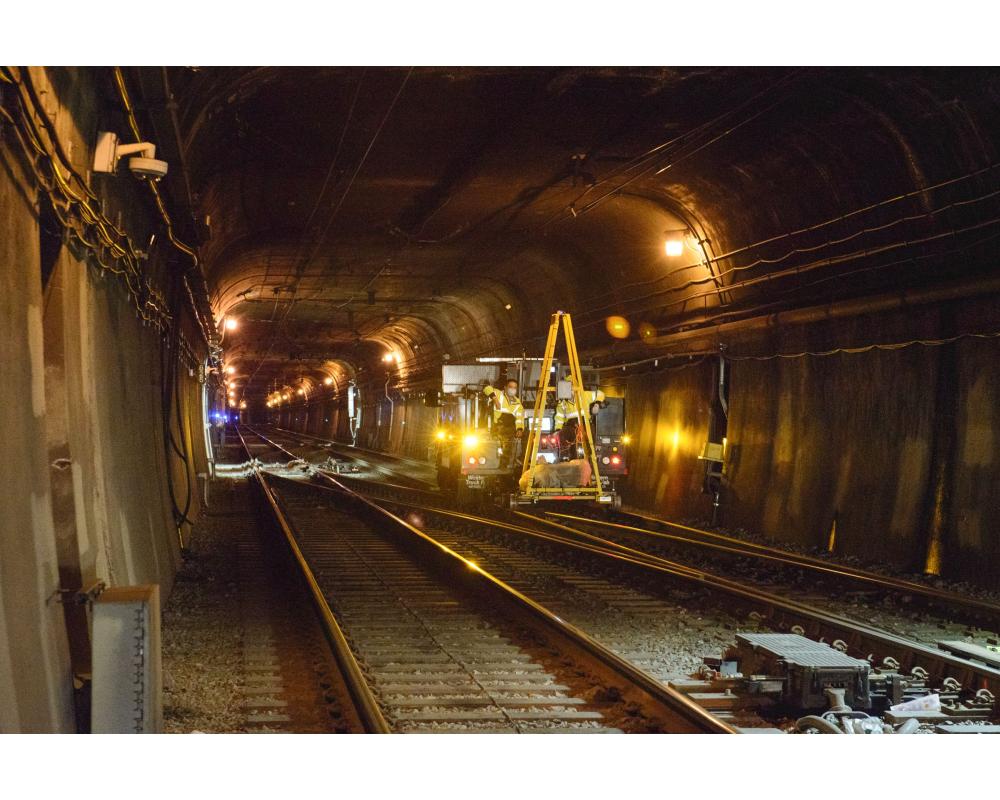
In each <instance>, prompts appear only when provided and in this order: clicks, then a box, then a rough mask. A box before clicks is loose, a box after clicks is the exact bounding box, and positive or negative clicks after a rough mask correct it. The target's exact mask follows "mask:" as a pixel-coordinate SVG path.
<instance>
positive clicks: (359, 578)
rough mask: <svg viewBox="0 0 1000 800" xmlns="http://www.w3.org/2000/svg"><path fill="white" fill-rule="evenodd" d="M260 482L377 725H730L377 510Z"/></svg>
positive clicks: (290, 484)
mask: <svg viewBox="0 0 1000 800" xmlns="http://www.w3.org/2000/svg"><path fill="white" fill-rule="evenodd" d="M272 444H273V443H272ZM250 449H251V448H249V447H248V451H249V450H250ZM257 449H259V448H257ZM285 454H286V455H290V453H289V452H288V451H285ZM256 480H257V481H258V485H259V487H260V490H261V492H262V494H263V495H264V496H265V498H266V499H267V502H268V504H269V505H270V506H271V509H272V513H273V514H274V517H275V519H276V521H277V523H278V524H279V525H280V527H282V529H283V530H284V532H285V533H286V536H287V537H288V538H289V543H290V546H291V547H292V548H293V550H295V551H296V555H297V559H298V560H299V561H300V565H301V566H302V568H303V571H304V574H306V575H307V580H308V581H309V582H310V584H311V585H312V587H313V591H314V598H315V600H316V602H317V604H318V605H319V606H320V607H321V608H323V609H324V610H323V611H322V612H321V613H322V615H323V616H324V617H325V618H327V621H328V623H329V624H330V625H331V634H330V638H331V640H334V641H337V642H339V643H340V645H341V647H340V650H341V652H340V653H339V655H338V661H341V662H342V663H343V664H344V665H345V669H344V674H345V678H346V679H347V680H348V681H349V682H351V683H354V684H357V685H356V686H354V687H353V688H352V689H351V694H352V696H355V697H358V698H361V701H362V702H363V703H367V704H368V705H369V706H372V708H370V709H369V714H368V715H369V716H370V717H372V718H375V719H376V721H377V716H378V715H380V716H381V719H382V721H383V729H384V730H392V731H400V732H409V731H421V732H428V731H459V730H461V731H489V732H495V731H515V732H549V731H551V732H581V733H590V732H617V731H629V732H630V731H663V732H674V731H680V732H696V731H698V732H732V728H730V727H729V726H728V725H727V724H725V723H724V722H722V721H720V720H719V719H717V718H716V717H713V716H712V715H710V714H708V713H707V712H705V711H704V710H703V709H702V708H700V707H699V706H698V705H697V704H696V703H694V702H692V701H691V700H690V699H688V698H686V697H685V696H683V695H681V694H679V693H677V692H674V691H672V690H670V689H668V688H666V687H664V686H663V685H662V684H661V683H660V682H658V681H657V680H656V679H655V678H652V677H651V676H649V675H647V674H645V673H644V672H642V671H641V670H639V669H637V668H636V667H635V666H634V665H632V664H630V663H628V662H627V661H625V660H623V659H621V658H620V657H618V656H616V655H615V654H614V653H612V652H611V651H609V650H607V649H606V648H604V647H603V646H601V645H600V644H598V643H597V642H596V641H594V640H593V639H591V638H590V637H589V636H587V635H586V634H584V633H582V632H581V631H579V630H576V629H575V628H574V627H573V626H571V625H568V624H567V623H566V622H564V621H563V620H562V619H560V618H559V617H558V616H557V615H555V614H553V613H552V612H551V611H549V610H548V609H546V608H544V607H543V606H541V605H540V604H538V603H537V602H535V601H534V600H532V599H529V598H528V597H527V596H525V595H524V594H522V593H520V592H518V591H516V590H514V589H513V588H511V587H509V586H507V585H506V584H504V583H503V582H502V581H500V580H498V579H496V578H495V577H493V576H492V575H490V574H489V573H488V572H486V571H485V570H484V569H482V568H481V567H479V566H478V565H477V564H476V563H475V562H471V561H469V560H468V559H465V558H463V557H462V556H460V555H459V554H458V553H457V552H456V551H454V550H453V549H452V548H450V547H448V546H447V545H446V544H443V543H441V542H439V541H437V540H435V539H433V538H431V537H430V536H428V535H427V534H426V533H423V532H421V531H418V530H417V529H415V528H413V527H412V526H409V525H407V524H406V523H405V522H403V521H402V520H400V519H398V518H396V517H394V516H393V515H391V514H389V513H388V512H386V511H384V510H382V509H380V508H379V507H377V506H375V505H373V504H370V503H368V502H366V501H364V500H363V499H361V498H359V497H357V496H355V497H353V498H352V504H351V510H350V511H345V503H344V496H343V494H340V495H337V496H335V497H333V498H331V497H330V495H329V493H326V495H325V497H320V496H319V495H318V491H317V489H316V488H314V487H310V486H308V485H302V484H301V483H296V482H294V481H290V480H281V479H280V478H275V477H271V476H267V475H263V474H259V473H258V474H257V476H256ZM342 492H345V493H350V490H347V489H346V487H342ZM375 712H377V714H376V713H375Z"/></svg>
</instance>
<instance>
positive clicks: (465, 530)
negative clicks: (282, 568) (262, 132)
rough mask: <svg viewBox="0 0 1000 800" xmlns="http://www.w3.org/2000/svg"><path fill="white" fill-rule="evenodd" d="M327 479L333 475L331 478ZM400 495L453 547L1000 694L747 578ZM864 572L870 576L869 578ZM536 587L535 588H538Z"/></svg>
mask: <svg viewBox="0 0 1000 800" xmlns="http://www.w3.org/2000/svg"><path fill="white" fill-rule="evenodd" d="M286 452H288V451H286ZM323 479H324V480H327V481H331V482H332V481H333V479H332V478H331V477H330V476H326V477H325V478H323ZM355 483H361V481H355ZM367 488H368V487H366V489H367ZM371 488H372V490H373V491H377V492H379V493H381V494H383V495H385V494H386V493H387V492H388V493H389V494H392V493H393V491H394V490H392V489H390V488H387V487H385V486H384V485H378V486H373V487H371ZM395 493H396V499H394V500H388V501H385V500H383V501H382V502H387V503H388V504H390V505H391V507H393V508H395V509H396V510H397V511H398V512H399V513H415V514H418V515H421V517H422V518H423V520H424V521H425V522H426V524H430V525H433V526H434V527H435V530H438V529H439V528H441V527H442V526H449V525H450V526H452V528H453V529H454V530H457V531H459V532H460V538H459V539H454V540H452V544H451V546H453V547H461V548H464V549H465V551H469V549H470V548H474V547H476V546H479V547H482V546H483V545H484V541H485V540H489V541H491V542H493V543H500V544H502V546H503V547H504V548H515V549H516V548H521V549H522V551H524V549H525V548H527V549H528V551H531V552H535V553H538V552H540V553H542V554H543V556H544V559H545V560H546V561H547V562H549V563H550V564H551V563H565V562H566V558H567V554H568V553H569V554H572V557H574V558H583V559H584V560H585V561H587V562H588V566H587V568H588V569H589V570H590V572H591V574H596V575H601V573H602V571H603V572H607V570H608V569H609V564H613V565H614V570H615V571H616V573H617V574H618V575H619V576H627V578H625V579H621V578H620V579H619V580H617V581H613V582H612V583H613V585H616V586H622V585H628V583H629V581H639V582H640V583H639V584H638V585H645V586H647V587H650V589H651V591H648V592H645V593H640V594H644V598H643V600H641V601H640V602H649V603H650V608H651V609H652V608H655V603H656V602H661V603H662V602H663V599H664V597H669V591H668V590H667V588H666V587H667V586H668V585H670V586H674V587H676V586H678V585H680V586H682V587H686V588H685V589H684V590H686V591H688V592H693V593H695V594H699V595H704V594H705V593H706V592H709V593H711V594H713V595H715V596H716V602H717V603H721V604H722V605H724V606H725V607H726V608H727V609H728V610H730V611H732V612H733V613H734V614H735V615H736V616H737V617H742V619H743V620H750V622H751V627H752V626H753V625H754V624H757V623H759V624H760V625H762V626H765V627H766V628H767V629H770V630H778V631H795V632H801V633H804V634H806V635H807V636H809V637H811V638H814V639H819V640H826V641H828V642H835V643H837V645H838V647H840V648H842V649H843V650H845V651H847V652H849V653H851V654H852V655H855V656H856V657H858V658H862V659H868V660H870V661H871V662H872V663H874V664H877V665H880V668H881V669H882V671H892V672H898V673H899V674H901V675H906V676H910V677H911V678H913V679H914V680H922V679H924V678H926V679H928V680H929V681H930V682H931V683H935V684H937V685H940V684H942V683H943V684H944V685H948V686H950V687H951V688H954V687H955V686H957V685H960V686H962V687H965V688H966V689H967V690H969V691H974V690H978V689H987V690H990V691H992V692H994V693H998V692H997V690H998V688H1000V671H998V670H997V669H995V668H993V667H992V666H991V665H989V664H988V663H986V664H984V663H981V662H976V661H973V660H970V659H968V658H964V657H962V656H960V655H955V654H954V653H949V652H946V651H942V650H941V649H939V648H936V647H934V646H932V645H928V644H926V643H921V642H917V641H913V640H912V639H911V638H909V637H906V636H900V635H897V634H894V633H892V632H890V631H886V630H881V629H879V628H877V627H873V626H871V625H867V624H864V623H863V622H860V621H857V620H852V619H849V618H847V617H844V616H842V615H839V614H834V613H830V612H829V611H827V610H824V609H821V608H815V607H813V606H811V605H806V604H804V603H802V602H796V601H791V600H788V599H786V598H785V597H782V596H779V595H778V594H775V593H773V592H767V591H761V590H759V589H755V588H753V587H750V586H747V585H746V581H742V580H737V581H734V580H732V579H727V578H725V577H724V576H720V575H715V574H713V573H710V572H708V571H706V570H704V569H697V568H692V567H691V566H690V565H689V564H685V563H680V562H677V561H672V560H670V559H667V558H664V557H663V556H662V555H657V554H655V553H651V552H647V551H644V550H640V549H638V548H636V547H630V546H629V545H627V544H623V543H622V542H620V541H613V540H611V539H608V538H605V537H602V536H597V535H594V534H592V533H587V532H586V531H584V530H580V529H577V528H569V527H567V526H566V525H563V524H561V522H560V523H554V524H553V523H552V521H549V522H548V523H544V524H543V523H542V521H541V520H539V519H538V518H535V517H533V516H531V515H520V516H519V518H518V519H517V521H516V522H511V521H509V520H501V519H495V518H492V517H489V518H487V517H479V516H475V515H471V514H467V513H464V512H459V511H455V510H453V509H447V508H441V507H435V506H430V505H427V504H426V503H424V502H414V501H413V500H412V499H409V500H405V501H404V500H400V499H399V495H400V494H404V493H405V494H406V495H408V496H409V497H410V498H412V497H413V496H414V494H415V493H414V492H413V490H412V489H411V488H410V487H404V486H398V487H397V489H396V490H395ZM421 494H422V493H421ZM418 496H419V495H418ZM588 521H590V520H588ZM595 524H596V522H595ZM454 526H457V528H456V527H454ZM436 535H438V536H440V535H441V534H440V533H438V534H436ZM480 552H481V551H480ZM480 557H482V556H480ZM489 563H490V568H491V569H492V570H494V571H496V572H498V573H499V574H504V572H503V568H502V566H500V565H498V564H497V563H494V562H493V561H490V562H489ZM513 566H515V567H516V566H517V565H513ZM792 566H794V568H796V569H800V568H801V565H800V564H798V563H795V564H784V565H783V567H785V568H788V567H792ZM823 566H824V567H829V566H830V565H828V564H824V565H823ZM507 574H508V577H507V579H508V580H510V581H515V580H516V576H517V574H518V572H517V569H515V570H513V571H512V572H508V573H507ZM865 577H866V579H868V580H871V579H872V578H869V577H868V576H865ZM873 577H874V576H873ZM597 580H598V581H599V580H600V579H597ZM578 585H583V584H578ZM593 585H594V586H596V585H597V583H596V582H595V583H594V584H593ZM684 590H682V591H684ZM533 591H537V587H536V588H535V589H533ZM550 602H551V601H550ZM579 604H580V598H579V597H577V598H575V599H574V601H573V603H570V604H568V605H569V607H568V608H567V609H566V610H565V611H563V613H564V614H566V615H567V618H569V619H571V620H572V619H573V613H574V608H577V607H580V608H583V607H585V605H586V604H585V603H584V604H582V605H579ZM673 613H675V614H676V613H677V608H674V611H673ZM681 613H683V611H681ZM584 616H586V615H584ZM584 622H585V624H586V625H587V626H588V630H592V631H594V630H597V629H598V628H597V627H595V625H594V621H593V619H592V618H591V619H587V620H585V621H584V620H581V624H584ZM741 627H742V628H744V629H745V628H746V627H747V625H746V623H745V622H744V624H743V625H742V626H741ZM626 628H627V626H626ZM615 630H618V628H616V627H615V626H614V625H612V626H611V627H609V628H608V631H609V633H604V634H602V635H604V636H605V639H604V641H605V643H607V644H609V645H610V646H611V647H612V648H617V649H618V651H619V652H623V650H624V651H625V652H624V653H623V654H624V655H627V656H628V657H630V658H633V659H635V660H641V658H642V654H640V653H635V652H634V651H633V652H631V653H630V652H628V644H627V643H625V642H620V641H615V640H614V631H615ZM598 638H600V636H599V637H598ZM654 672H655V670H654Z"/></svg>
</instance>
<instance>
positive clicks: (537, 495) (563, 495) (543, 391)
mask: <svg viewBox="0 0 1000 800" xmlns="http://www.w3.org/2000/svg"><path fill="white" fill-rule="evenodd" d="M560 321H561V322H562V326H563V333H564V336H565V338H566V351H567V361H568V363H569V380H570V384H571V385H572V387H573V405H574V406H575V407H576V412H577V418H578V419H580V420H582V421H583V428H584V433H585V439H584V444H583V446H584V455H585V457H586V458H587V460H588V461H589V462H590V468H591V470H592V473H591V474H592V480H593V486H579V487H570V488H562V489H548V488H536V487H534V486H530V485H529V486H528V488H527V489H526V490H525V491H523V492H520V493H518V498H520V499H524V500H532V501H533V500H544V499H547V498H553V497H556V496H557V497H558V498H560V499H567V498H568V499H579V500H595V501H598V502H610V501H611V499H612V497H611V495H610V493H608V492H605V491H604V490H603V488H602V486H601V472H600V469H599V467H598V464H597V450H596V449H595V447H594V436H593V431H591V429H590V408H589V407H588V406H589V404H588V403H587V400H586V392H585V391H584V388H583V375H582V374H581V369H580V356H579V354H578V353H577V350H576V336H574V334H573V320H572V319H571V318H570V315H569V314H567V313H566V312H565V311H556V312H555V313H554V314H553V315H552V324H551V325H549V335H548V339H547V340H546V342H545V355H544V357H543V359H542V372H541V375H540V376H539V379H538V391H537V392H536V393H535V408H534V411H533V413H532V423H531V425H530V426H529V429H528V441H527V443H526V444H525V448H524V463H523V464H522V474H523V473H525V472H527V471H528V470H529V469H531V468H532V467H533V466H534V465H535V461H537V459H538V445H539V441H540V439H541V421H542V416H543V414H544V412H545V399H546V395H547V393H548V392H549V391H552V390H553V389H554V387H551V386H549V375H550V373H551V370H552V361H553V359H554V357H555V352H556V342H557V341H558V339H559V323H560Z"/></svg>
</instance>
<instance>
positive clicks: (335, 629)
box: [236, 426, 392, 733]
mask: <svg viewBox="0 0 1000 800" xmlns="http://www.w3.org/2000/svg"><path fill="white" fill-rule="evenodd" d="M236 433H237V435H238V436H239V437H240V442H241V443H242V445H243V448H244V450H246V453H247V456H248V457H249V459H250V461H251V463H252V462H253V456H252V454H251V453H250V448H249V447H248V446H247V443H246V440H245V439H244V438H243V433H242V432H241V431H240V430H239V427H238V426H237V429H236ZM280 449H282V450H284V448H280ZM285 452H288V451H287V450H285ZM252 469H253V476H254V478H255V479H256V482H257V487H258V490H259V491H260V493H261V495H262V496H263V498H264V499H265V501H266V502H267V505H268V508H269V509H270V511H271V515H272V517H273V518H274V520H275V522H276V523H277V525H278V527H279V528H280V529H281V532H282V534H283V535H284V537H285V541H286V542H287V543H288V546H289V548H290V550H291V552H292V556H293V558H294V559H295V563H296V565H297V566H298V568H299V571H300V573H301V576H302V578H303V580H304V581H305V583H306V585H307V586H308V588H309V594H310V596H311V598H312V601H313V605H314V607H315V608H316V612H317V613H318V615H319V618H320V623H321V624H322V626H323V632H324V633H325V635H326V639H327V641H328V642H329V643H330V647H331V649H332V650H333V655H334V658H335V659H336V661H337V665H338V666H339V667H340V671H341V675H342V677H343V678H344V684H345V685H346V687H347V691H348V693H349V694H350V696H351V700H352V701H353V702H354V706H355V711H356V712H357V714H358V718H359V719H360V720H361V724H362V725H363V727H364V729H365V732H366V733H391V732H392V731H391V729H390V727H389V723H388V722H387V721H386V719H385V717H384V716H383V715H382V711H381V709H380V708H379V705H378V701H377V700H376V699H375V695H374V694H373V693H372V690H371V687H370V686H369V685H368V681H366V680H365V676H364V673H363V672H362V670H361V666H360V665H359V664H358V662H357V659H355V657H354V653H353V652H351V648H350V645H348V643H347V638H346V637H345V636H344V632H343V630H342V629H341V627H340V625H339V623H338V622H337V618H336V617H335V616H334V614H333V611H332V610H331V609H330V605H329V603H327V601H326V598H325V597H324V596H323V592H322V590H321V589H320V586H319V583H318V581H317V580H316V576H315V575H314V574H313V571H312V569H311V568H310V567H309V564H308V562H307V561H306V559H305V557H304V556H303V554H302V550H301V549H300V548H299V545H298V542H297V541H296V537H295V533H294V532H293V530H292V527H291V525H290V524H289V522H288V519H287V518H286V517H285V514H284V512H283V511H282V510H281V507H280V506H279V504H278V502H277V500H276V499H275V497H274V494H273V492H272V491H271V488H270V487H269V486H268V485H267V481H266V480H265V478H264V476H263V475H262V474H261V471H260V468H259V467H257V466H253V467H252Z"/></svg>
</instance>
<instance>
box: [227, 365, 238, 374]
mask: <svg viewBox="0 0 1000 800" xmlns="http://www.w3.org/2000/svg"><path fill="white" fill-rule="evenodd" d="M234 372H236V367H226V374H227V375H232V374H233V373H234Z"/></svg>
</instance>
